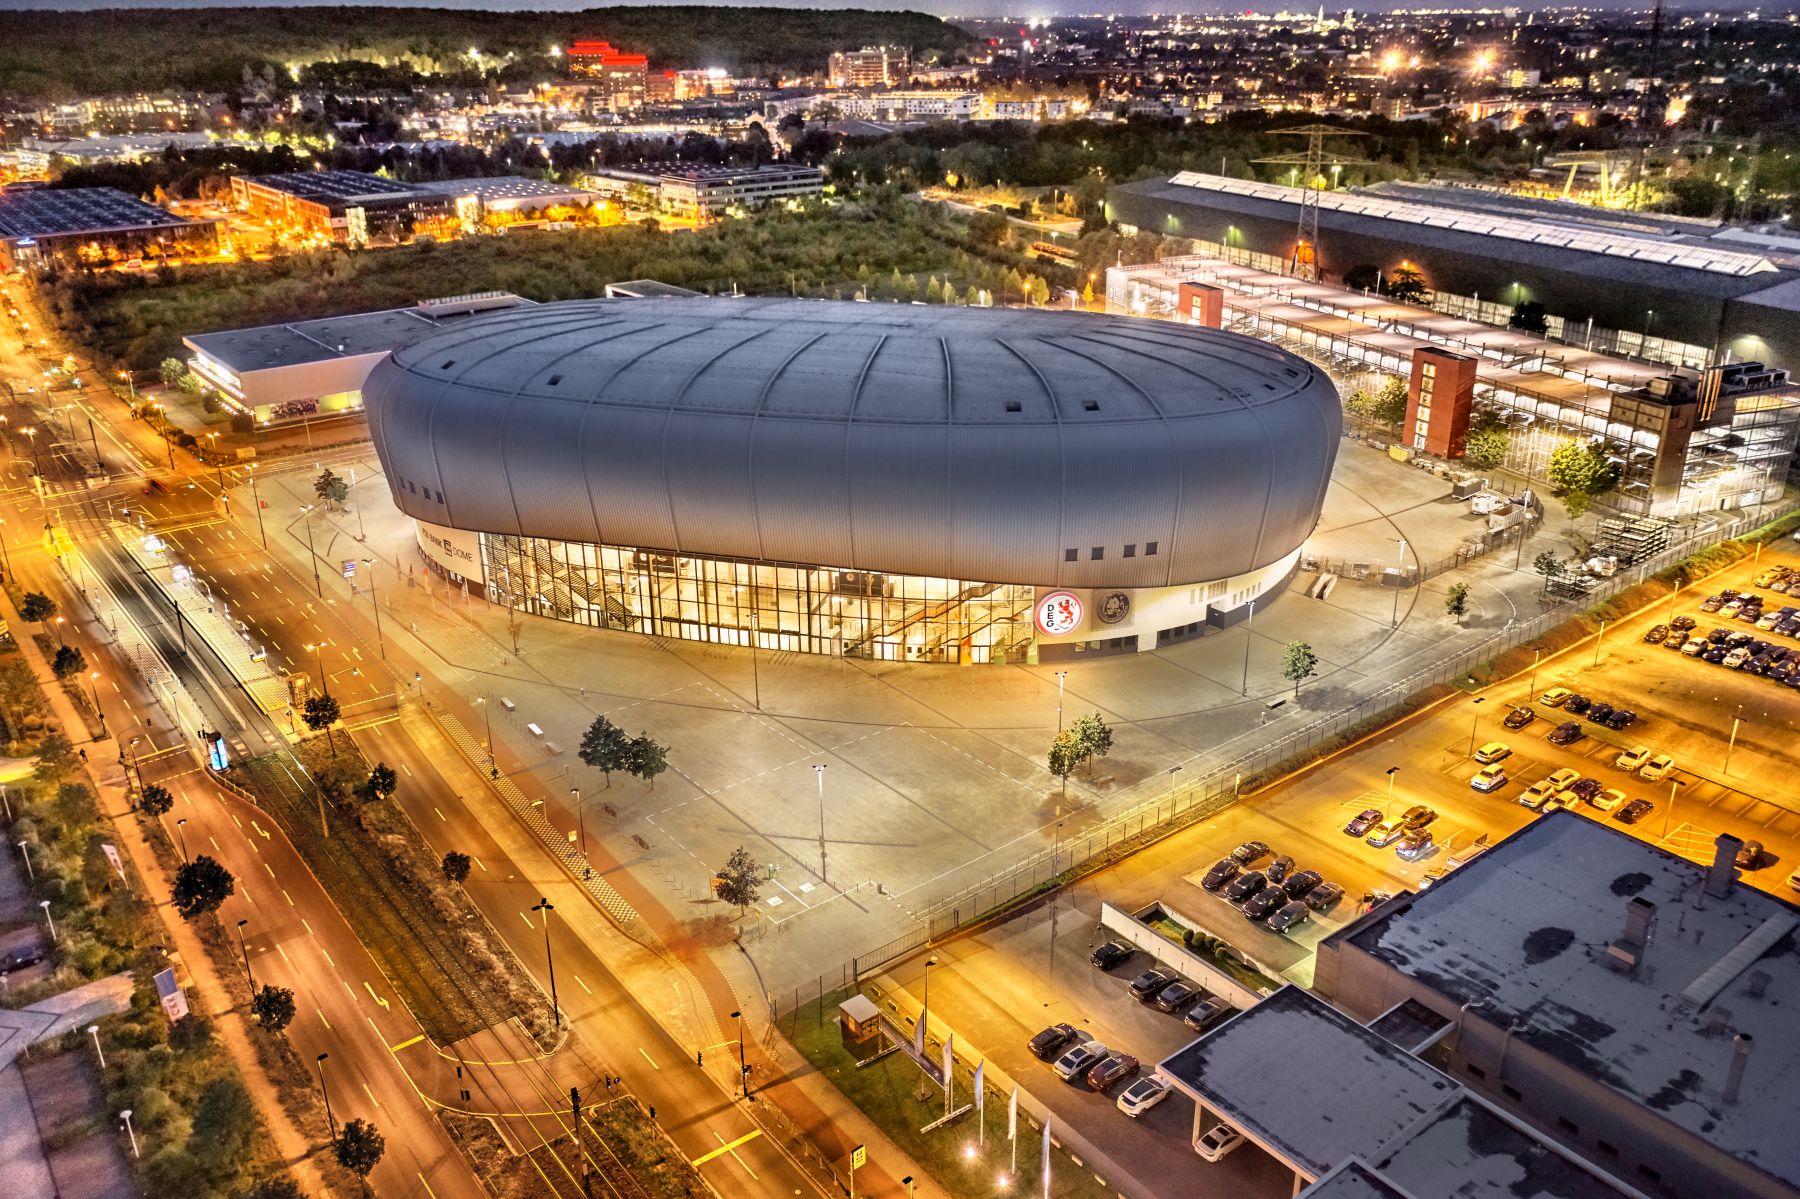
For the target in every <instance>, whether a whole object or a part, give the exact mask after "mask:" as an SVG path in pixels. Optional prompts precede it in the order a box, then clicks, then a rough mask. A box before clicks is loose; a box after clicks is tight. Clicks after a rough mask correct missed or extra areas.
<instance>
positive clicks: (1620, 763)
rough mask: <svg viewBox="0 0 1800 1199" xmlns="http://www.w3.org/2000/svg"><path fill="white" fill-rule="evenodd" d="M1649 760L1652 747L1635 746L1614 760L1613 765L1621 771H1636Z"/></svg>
mask: <svg viewBox="0 0 1800 1199" xmlns="http://www.w3.org/2000/svg"><path fill="white" fill-rule="evenodd" d="M1649 760H1650V747H1649V746H1648V745H1634V746H1632V747H1631V748H1630V749H1628V750H1626V751H1625V752H1624V753H1622V754H1620V755H1619V756H1618V757H1616V758H1614V759H1613V765H1614V766H1616V767H1618V768H1619V769H1620V770H1627V771H1629V770H1636V769H1637V768H1638V767H1640V766H1642V765H1643V764H1644V763H1645V762H1648V761H1649Z"/></svg>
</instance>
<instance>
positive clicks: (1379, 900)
mask: <svg viewBox="0 0 1800 1199" xmlns="http://www.w3.org/2000/svg"><path fill="white" fill-rule="evenodd" d="M1393 897H1394V893H1393V892H1392V891H1383V890H1380V889H1376V890H1374V891H1364V892H1363V897H1362V902H1361V904H1360V905H1359V906H1360V910H1361V911H1362V913H1363V915H1365V916H1366V915H1368V914H1369V913H1370V912H1373V911H1374V910H1375V909H1376V908H1378V907H1380V906H1381V905H1382V904H1384V903H1386V902H1387V901H1388V900H1390V899H1392V898H1393Z"/></svg>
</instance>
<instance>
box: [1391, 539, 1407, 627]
mask: <svg viewBox="0 0 1800 1199" xmlns="http://www.w3.org/2000/svg"><path fill="white" fill-rule="evenodd" d="M1394 540H1395V541H1396V542H1398V543H1399V546H1400V555H1399V557H1397V558H1396V559H1395V560H1394V566H1395V569H1396V570H1397V571H1398V572H1399V573H1400V574H1401V576H1402V577H1401V578H1400V579H1396V580H1395V583H1394V627H1395V628H1396V629H1397V628H1399V627H1400V586H1401V584H1402V583H1403V582H1404V581H1405V580H1404V576H1405V573H1406V538H1404V537H1396V538H1394Z"/></svg>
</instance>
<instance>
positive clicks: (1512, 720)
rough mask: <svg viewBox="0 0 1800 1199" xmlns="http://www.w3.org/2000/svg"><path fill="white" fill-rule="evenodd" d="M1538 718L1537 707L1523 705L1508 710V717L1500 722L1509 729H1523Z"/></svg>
mask: <svg viewBox="0 0 1800 1199" xmlns="http://www.w3.org/2000/svg"><path fill="white" fill-rule="evenodd" d="M1536 719H1537V709H1536V708H1533V707H1529V706H1526V705H1521V706H1519V707H1517V708H1514V709H1513V710H1512V711H1510V712H1508V713H1507V714H1506V719H1505V720H1502V721H1501V722H1500V723H1501V724H1503V725H1505V726H1506V727H1507V728H1509V729H1522V728H1524V727H1525V726H1526V725H1528V724H1530V723H1531V722H1532V721H1534V720H1536Z"/></svg>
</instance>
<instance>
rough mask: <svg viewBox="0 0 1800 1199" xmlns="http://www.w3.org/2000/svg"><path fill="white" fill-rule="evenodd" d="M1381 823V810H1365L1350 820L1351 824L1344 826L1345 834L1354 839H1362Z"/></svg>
mask: <svg viewBox="0 0 1800 1199" xmlns="http://www.w3.org/2000/svg"><path fill="white" fill-rule="evenodd" d="M1380 823H1381V809H1380V808H1364V809H1363V810H1362V811H1360V812H1358V813H1357V814H1356V815H1355V816H1352V817H1351V818H1350V823H1349V824H1346V825H1345V826H1344V832H1346V833H1348V834H1349V835H1350V836H1352V837H1360V836H1362V835H1363V834H1364V833H1366V832H1368V831H1369V830H1370V829H1372V828H1374V827H1375V826H1376V825H1377V824H1380Z"/></svg>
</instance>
